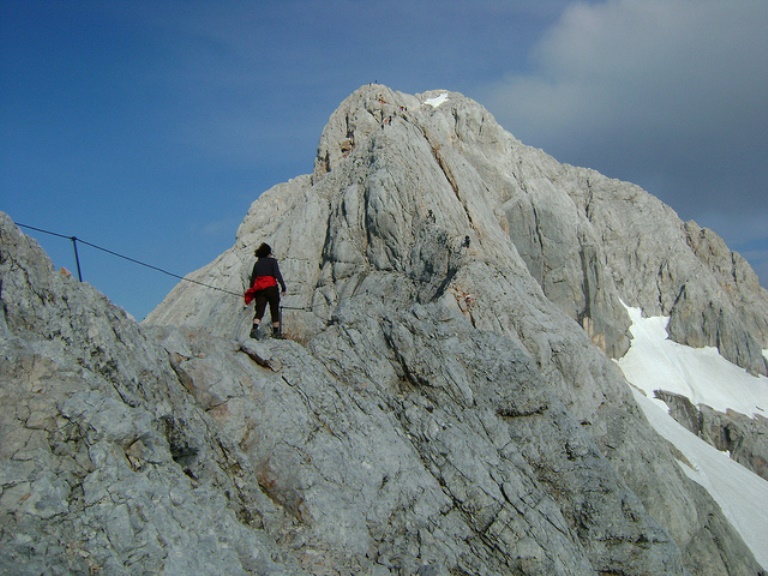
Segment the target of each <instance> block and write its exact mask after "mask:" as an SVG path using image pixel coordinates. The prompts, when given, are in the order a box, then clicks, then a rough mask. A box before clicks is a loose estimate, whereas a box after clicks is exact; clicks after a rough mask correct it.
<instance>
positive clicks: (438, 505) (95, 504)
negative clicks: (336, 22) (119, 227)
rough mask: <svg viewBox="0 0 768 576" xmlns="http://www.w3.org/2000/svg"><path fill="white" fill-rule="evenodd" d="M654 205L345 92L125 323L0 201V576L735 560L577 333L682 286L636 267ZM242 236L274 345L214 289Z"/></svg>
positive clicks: (720, 569) (657, 206)
mask: <svg viewBox="0 0 768 576" xmlns="http://www.w3.org/2000/svg"><path fill="white" fill-rule="evenodd" d="M446 98H447V101H446ZM441 102H442V103H441ZM633 210H634V211H637V212H640V215H637V214H635V212H634V211H633ZM649 213H650V215H649ZM660 215H661V216H664V218H666V219H665V220H659V218H660ZM673 216H674V215H673V214H672V213H671V211H669V209H667V208H665V207H664V206H663V205H662V204H661V203H659V202H658V201H655V200H653V199H651V198H650V197H649V196H648V195H647V194H646V193H644V192H642V191H641V190H640V189H638V188H636V187H633V186H631V185H627V184H623V183H619V182H617V181H613V180H608V179H605V178H604V177H602V176H600V175H599V174H596V173H594V172H591V171H587V170H582V169H577V168H573V167H568V166H562V165H560V164H558V163H557V162H555V161H554V160H553V159H551V158H550V157H548V156H546V155H545V154H543V153H542V152H540V151H536V150H533V149H530V148H527V147H525V146H523V145H522V144H521V143H519V142H518V141H516V140H515V139H514V138H513V137H511V136H510V135H509V134H507V133H506V132H504V131H503V130H502V129H501V128H500V127H499V126H498V125H497V124H496V123H495V122H494V121H493V119H492V117H491V116H490V115H489V114H488V113H487V112H486V111H485V110H483V109H482V108H481V107H480V106H478V105H477V104H476V103H474V102H471V101H469V100H467V99H465V98H463V97H461V96H460V95H458V94H454V93H450V94H445V93H437V92H436V93H429V94H425V95H422V96H409V95H404V94H400V93H395V92H392V91H390V90H388V89H387V88H385V87H382V86H367V87H364V88H362V89H361V90H359V91H357V92H356V93H354V94H353V95H351V96H350V97H349V98H348V99H347V100H345V102H344V103H342V105H341V106H340V108H339V109H338V110H337V111H336V112H335V113H334V114H333V116H332V117H331V119H330V121H329V123H328V126H327V127H326V129H325V131H324V133H323V135H322V137H321V140H320V145H319V147H318V157H317V159H316V163H315V170H314V173H313V174H312V175H311V176H309V175H308V176H301V177H298V178H296V179H294V180H291V181H289V182H287V183H284V184H281V185H279V186H277V187H275V188H273V189H272V190H270V191H268V192H265V193H264V194H263V195H262V196H261V198H260V199H259V200H258V201H257V202H255V203H254V204H253V206H252V207H251V209H250V210H249V213H248V214H247V215H246V217H245V219H244V221H243V223H242V225H241V226H240V228H239V230H238V232H237V239H236V243H235V246H234V247H233V248H232V249H231V250H229V251H227V252H226V253H224V254H222V255H221V256H220V257H219V258H217V259H216V261H214V262H213V263H211V264H210V265H208V266H206V267H205V268H204V269H202V270H200V271H198V272H197V273H196V274H195V275H194V278H195V280H197V281H198V282H202V283H203V284H205V285H202V284H190V283H181V284H180V285H179V286H177V287H176V288H175V289H174V290H173V291H172V293H171V294H170V295H169V297H168V299H167V300H166V301H165V302H164V303H163V304H162V305H161V306H159V307H158V309H157V310H155V311H154V312H153V313H152V314H151V315H150V316H149V317H148V319H147V321H145V323H144V324H143V325H142V326H141V327H139V326H137V325H136V324H135V323H133V322H132V321H130V320H129V319H128V318H127V317H126V316H125V315H124V314H123V313H122V312H120V311H119V310H116V309H115V308H113V307H112V306H111V305H109V303H108V302H107V301H106V300H105V299H104V298H103V297H101V296H100V295H98V294H97V293H96V292H95V291H93V290H92V289H91V288H89V287H88V286H87V285H82V284H78V283H76V282H74V281H73V280H72V279H70V278H64V277H61V276H60V275H58V274H56V273H55V272H54V271H53V270H52V268H51V265H50V263H49V262H48V261H47V260H46V259H45V257H44V255H43V254H42V253H41V251H40V250H39V248H38V247H37V246H36V245H35V244H34V242H32V241H30V240H29V239H28V238H26V237H24V236H23V235H22V234H21V233H20V232H19V231H18V230H17V229H16V228H15V227H13V225H12V223H11V222H10V221H9V220H8V219H7V218H5V217H2V219H1V220H0V224H1V225H2V235H0V240H2V257H0V273H2V276H0V278H1V282H2V284H0V300H1V301H2V317H0V334H1V335H2V344H3V350H4V354H5V359H6V360H7V361H6V362H5V363H4V365H3V372H2V373H0V377H2V380H1V381H0V385H2V388H1V390H2V393H3V394H4V395H5V397H4V398H3V405H4V406H9V407H12V409H6V411H4V412H3V413H2V421H1V422H0V425H1V426H2V431H3V435H4V436H3V437H4V438H6V437H7V438H9V439H10V440H8V441H4V442H3V445H2V454H0V457H1V458H2V462H3V468H2V470H3V475H2V478H1V479H0V480H1V481H2V482H1V486H2V490H3V492H2V494H1V495H0V519H1V521H0V526H2V527H5V526H11V527H12V529H10V530H8V529H5V528H2V532H0V572H2V571H3V570H6V571H9V570H11V567H13V569H14V570H15V572H14V573H18V574H37V573H40V572H41V571H43V570H42V569H43V568H44V567H49V566H54V567H55V570H58V571H59V572H61V573H67V571H69V572H72V573H82V572H85V571H87V570H92V571H96V572H98V571H99V570H103V571H104V572H105V573H110V574H112V573H114V574H122V573H125V574H127V573H131V574H134V573H150V572H152V573H156V572H158V571H160V572H162V573H165V574H185V573H189V572H190V571H191V567H196V570H195V571H196V572H197V573H210V574H214V573H216V574H219V573H228V574H302V573H309V574H348V573H355V574H376V575H379V574H381V575H382V576H383V575H385V574H496V573H510V574H594V573H622V574H647V573H654V574H656V573H659V574H686V573H691V574H712V573H718V574H734V575H735V574H755V573H758V572H759V571H760V568H759V567H758V566H757V564H756V563H755V561H754V559H753V557H752V555H751V553H750V552H749V551H748V550H747V549H746V547H745V546H744V544H743V543H742V542H741V540H740V538H739V537H738V536H737V535H736V533H735V532H734V530H733V528H732V527H731V526H730V525H729V524H728V522H727V521H726V520H725V518H724V517H723V515H722V512H721V511H720V509H719V508H718V506H717V505H716V504H715V503H714V502H713V501H712V500H711V498H710V497H709V496H708V495H707V494H706V492H705V491H704V490H703V489H702V488H701V487H700V486H698V485H697V484H695V483H693V482H692V481H690V480H689V479H688V478H687V477H686V476H685V474H684V473H683V472H682V471H681V469H680V468H679V465H678V463H677V462H676V461H675V459H674V457H673V455H672V454H671V453H670V450H669V448H668V447H667V445H666V444H665V443H664V441H662V440H661V439H660V438H659V437H658V436H657V435H656V434H655V433H654V432H653V431H652V429H651V428H650V427H649V425H648V423H647V422H646V420H645V418H644V417H643V416H642V414H641V412H640V411H639V409H638V408H637V406H636V405H635V404H634V401H633V399H632V397H631V395H630V394H629V392H628V387H627V385H626V382H625V381H624V379H623V377H622V375H621V373H620V372H619V370H618V368H617V367H616V366H615V364H614V363H613V362H612V361H611V360H610V359H609V358H608V356H606V354H605V353H604V352H603V351H606V352H608V353H609V354H612V355H618V354H620V353H621V352H622V351H623V350H625V349H626V347H627V345H628V336H627V334H626V328H627V326H628V325H629V320H628V318H627V315H626V312H625V310H624V308H623V306H622V305H621V299H622V298H623V299H625V301H628V302H629V303H632V304H635V305H637V303H641V304H643V305H645V306H647V307H648V310H651V311H655V310H656V308H654V306H660V303H661V302H665V303H666V304H664V305H665V306H666V305H669V306H674V304H675V301H676V300H677V295H670V290H672V291H674V290H673V289H671V288H669V286H678V287H679V286H681V285H689V284H690V285H695V286H699V284H697V283H696V282H697V281H696V280H695V278H694V276H695V274H694V273H693V272H691V273H690V274H691V275H690V276H688V275H686V274H687V273H686V274H684V273H683V272H682V268H680V267H679V266H681V265H680V264H679V262H677V261H675V262H673V263H670V264H669V267H668V270H670V271H672V272H670V273H669V274H667V276H668V277H667V276H664V275H663V274H662V275H661V276H660V277H657V276H653V278H654V279H655V280H654V281H651V282H649V281H648V280H647V279H646V280H645V281H642V280H641V279H640V274H641V272H642V271H647V270H650V269H653V268H654V266H656V264H657V263H656V259H657V258H659V257H660V256H659V255H658V254H652V255H651V254H647V252H648V250H651V251H652V249H655V248H657V246H656V245H655V244H654V242H655V240H653V241H650V240H648V239H645V238H635V237H633V236H632V234H633V232H634V233H637V232H638V231H639V230H641V224H642V223H644V222H654V223H657V224H658V223H659V222H661V223H662V224H663V225H664V226H666V224H665V223H669V222H673V220H674V219H673ZM684 230H685V228H684V226H683V225H682V224H679V223H678V222H677V221H676V220H674V230H672V231H671V232H669V231H667V232H664V233H668V234H669V235H670V236H669V238H666V240H667V241H668V243H669V244H670V245H672V244H675V242H676V240H675V239H682V241H683V244H684V245H685V246H686V248H685V250H687V251H688V252H687V253H688V254H689V255H690V258H689V261H690V262H689V265H690V266H694V267H695V266H699V268H696V273H699V272H700V271H701V270H704V268H705V264H704V262H705V261H706V258H704V257H703V256H702V255H703V254H704V251H703V250H702V249H700V248H697V249H696V253H695V254H694V251H693V250H691V249H690V248H689V247H688V244H687V242H688V240H687V235H686V234H687V233H685V232H684ZM646 232H647V230H646ZM664 233H661V232H660V233H659V234H657V235H656V236H663V234H664ZM630 240H631V241H633V242H635V244H632V243H630V244H628V246H630V247H631V248H630V249H626V248H625V250H624V253H621V251H620V249H619V245H620V244H621V242H622V241H625V242H630ZM261 241H268V242H269V243H270V244H271V245H272V246H273V247H274V249H275V252H276V253H277V254H278V256H279V257H280V261H281V267H282V269H283V274H284V276H285V277H286V280H287V282H288V286H289V296H288V297H287V298H286V299H285V304H286V307H287V309H286V312H285V333H286V334H287V335H288V336H289V337H290V338H291V340H287V341H275V340H272V341H255V340H243V337H244V336H245V335H246V334H247V332H248V322H249V315H250V312H249V311H244V310H243V306H242V301H241V300H240V299H239V298H238V297H235V296H232V295H231V294H228V293H227V292H234V293H240V292H242V290H243V289H244V282H245V279H246V278H247V276H248V272H249V271H250V267H251V264H252V251H253V248H254V247H255V246H256V245H257V244H258V243H259V242H261ZM661 241H662V240H661V239H660V240H659V242H661ZM675 245H677V244H675ZM665 248H666V249H667V250H668V251H667V254H668V255H676V254H677V253H676V252H675V251H674V250H673V249H671V248H669V246H666V247H665ZM681 250H682V248H681ZM628 254H629V256H628ZM632 254H634V256H632ZM687 262H688V261H687ZM697 263H698V264H697ZM630 264H632V265H633V266H632V271H631V274H630V275H628V276H627V277H624V276H623V272H628V271H629V270H628V269H627V267H628V266H629V265H630ZM659 269H660V268H658V267H657V268H656V270H659ZM742 272H743V270H742ZM701 273H702V274H703V273H704V272H701ZM745 274H746V273H745ZM745 274H744V275H742V277H743V278H746V275H745ZM657 278H658V279H657ZM681 279H684V280H685V281H684V282H683V283H682V284H680V283H681ZM721 280H722V278H721ZM649 284H650V285H651V286H650V287H649ZM715 284H717V281H715ZM747 284H748V282H747V280H743V281H742V280H739V282H736V283H734V284H733V285H732V286H731V289H732V292H733V291H736V292H738V293H739V294H742V298H743V301H744V302H747V301H750V298H752V299H754V300H755V301H757V302H762V300H761V298H764V297H765V295H764V291H763V292H760V290H761V289H760V288H759V286H757V289H756V290H752V291H750V290H748V289H747ZM654 285H655V286H654ZM718 285H719V284H718ZM211 286H213V287H218V288H221V289H223V290H224V291H225V292H221V291H216V290H213V289H212V288H210V287H211ZM707 286H708V288H707V290H710V289H711V290H715V288H713V287H712V286H710V285H709V284H707ZM753 288H754V287H753ZM633 290H637V291H638V292H637V294H636V295H633ZM702 290H703V289H702ZM678 292H679V290H678ZM707 293H709V292H707ZM712 294H714V295H713V298H714V296H718V297H719V293H718V294H715V293H714V292H712ZM732 306H733V307H734V309H735V305H733V304H732ZM694 308H695V306H694ZM665 310H666V308H665ZM734 314H735V313H734ZM724 315H725V312H724ZM756 315H757V316H760V311H758V312H757V313H756ZM737 326H739V329H741V330H744V331H745V332H746V333H748V334H750V336H751V337H752V338H753V339H754V340H755V341H756V342H759V341H761V340H760V339H761V338H763V337H764V334H761V332H760V331H761V330H762V328H761V326H762V325H761V324H760V321H759V320H757V321H755V322H753V323H752V324H737ZM744 350H746V352H745V351H744ZM742 353H743V354H746V356H745V358H747V359H749V358H750V356H749V353H750V352H749V348H746V349H742Z"/></svg>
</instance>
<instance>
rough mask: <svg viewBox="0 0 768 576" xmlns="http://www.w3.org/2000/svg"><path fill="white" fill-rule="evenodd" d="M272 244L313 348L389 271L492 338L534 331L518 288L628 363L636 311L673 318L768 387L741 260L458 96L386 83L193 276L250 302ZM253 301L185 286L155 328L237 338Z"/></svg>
mask: <svg viewBox="0 0 768 576" xmlns="http://www.w3.org/2000/svg"><path fill="white" fill-rule="evenodd" d="M437 103H439V104H437ZM265 240H266V241H268V242H269V243H270V244H271V245H272V246H273V247H274V248H275V250H276V253H277V254H278V256H279V258H280V260H281V265H282V267H283V268H284V269H285V270H284V271H287V274H285V275H286V276H288V277H289V278H290V281H291V286H290V288H291V289H290V290H289V293H290V297H289V298H288V300H287V301H286V302H285V304H286V306H287V307H288V308H298V309H299V310H298V311H295V310H294V311H291V310H288V311H287V315H288V316H289V320H290V321H289V322H288V324H290V325H291V326H293V331H294V337H295V338H299V339H302V340H307V339H309V338H311V337H312V335H313V334H315V333H317V331H318V330H320V329H321V328H322V326H323V323H324V322H327V320H328V318H329V316H330V315H331V314H332V313H333V309H334V307H335V306H336V304H337V303H338V301H339V299H340V298H344V297H346V296H348V295H350V294H352V293H353V292H354V291H355V289H356V286H357V285H358V283H359V282H360V281H361V280H362V279H363V278H364V277H365V275H366V274H368V273H370V272H371V271H374V270H383V271H395V272H398V273H400V274H403V275H404V276H406V277H407V278H409V279H410V280H411V281H412V285H413V287H414V290H415V291H416V294H415V295H414V297H415V298H416V299H417V300H418V301H421V302H428V301H432V300H435V299H439V298H454V299H455V300H456V301H457V302H456V305H457V306H459V307H466V306H465V304H466V303H467V302H466V300H465V296H466V295H469V296H471V298H470V300H469V301H470V302H471V303H472V305H471V311H467V313H468V315H469V314H470V313H471V315H472V318H473V321H474V322H475V326H476V327H478V328H483V329H492V330H495V331H498V332H500V333H505V334H507V335H511V334H516V335H520V334H519V333H520V328H521V326H520V324H521V322H520V321H519V319H518V318H515V317H510V309H511V308H512V307H514V297H513V296H511V294H510V290H509V289H508V288H507V286H506V283H507V280H510V279H511V280H512V282H513V283H514V284H515V285H517V286H518V287H522V286H523V285H525V286H526V287H525V288H524V290H525V291H527V292H537V293H540V294H543V296H544V297H545V298H546V299H548V300H549V301H550V302H552V303H554V304H556V305H557V306H558V307H559V308H560V309H561V310H562V311H563V312H564V313H565V314H566V315H567V316H569V317H570V318H572V319H573V320H575V321H577V322H578V323H579V324H581V325H582V327H583V328H584V330H585V331H586V332H587V333H588V334H589V336H590V337H591V339H592V341H593V343H594V344H596V345H597V346H598V347H599V348H601V349H603V350H604V351H606V352H607V353H608V354H609V355H610V356H612V357H620V356H621V355H623V353H624V352H625V351H626V349H627V347H628V346H629V335H628V333H627V328H628V326H629V319H628V317H627V315H626V312H625V309H624V307H623V306H622V305H621V301H622V300H623V301H624V302H625V303H626V304H628V305H630V306H635V307H640V308H642V309H643V311H644V312H645V313H646V314H649V315H654V314H664V315H669V316H671V320H670V322H669V333H670V337H672V338H674V339H675V340H677V341H679V342H681V343H684V344H688V345H691V346H697V347H698V346H705V345H707V346H716V347H718V348H719V350H720V352H721V354H723V356H724V357H726V358H727V359H728V360H730V361H732V362H734V363H736V364H738V365H740V366H742V367H744V368H747V369H748V370H750V371H751V372H753V373H761V374H768V366H767V365H766V360H765V358H764V357H763V355H762V353H761V351H762V350H763V349H765V348H768V292H766V290H765V289H764V288H762V287H761V286H760V285H759V282H758V280H757V276H756V275H755V273H754V271H753V270H752V269H751V268H750V267H749V265H748V264H747V263H746V261H745V260H744V259H743V258H741V257H740V256H739V255H738V254H735V253H732V252H730V251H729V250H728V249H727V247H726V246H725V244H724V243H723V241H722V239H720V238H719V237H718V236H717V235H715V234H714V233H713V232H711V231H709V230H703V229H701V228H699V227H698V226H697V225H696V224H695V223H693V222H689V223H686V224H684V223H683V222H682V221H680V219H679V218H678V217H677V215H676V214H675V213H674V211H672V210H671V209H670V208H669V207H668V206H666V205H664V204H663V203H661V202H660V201H659V200H658V199H656V198H654V197H653V196H651V195H650V194H648V193H647V192H645V191H643V190H642V189H640V188H639V187H637V186H635V185H632V184H629V183H626V182H621V181H618V180H613V179H609V178H606V177H605V176H602V175H601V174H599V173H597V172H595V171H592V170H588V169H584V168H576V167H573V166H569V165H564V164H560V163H558V162H557V161H555V160H554V159H553V158H551V157H550V156H548V155H546V154H545V153H544V152H542V151H540V150H537V149H533V148H530V147H528V146H525V145H523V144H522V143H520V142H519V141H518V140H516V139H515V138H514V137H513V136H512V135H511V134H509V133H507V132H505V131H504V130H503V129H502V128H501V127H500V126H499V125H498V124H497V123H496V122H495V120H494V119H493V117H492V116H491V115H490V113H488V112H487V111H486V110H485V109H484V108H482V107H481V106H480V105H478V104H477V103H476V102H474V101H472V100H469V99H467V98H465V97H463V96H461V95H460V94H456V93H447V92H431V93H426V94H422V95H418V96H413V95H407V94H402V93H399V92H394V91H391V90H389V89H388V88H386V87H384V86H376V85H373V86H366V87H363V88H361V89H360V90H358V91H357V92H355V93H353V94H352V95H350V96H349V97H348V98H347V99H346V100H345V101H344V102H342V104H341V106H340V107H339V108H338V109H337V110H336V112H334V113H333V115H332V116H331V118H330V119H329V122H328V124H327V126H326V128H325V130H324V131H323V134H322V136H321V138H320V143H319V146H318V152H317V158H316V161H315V169H314V173H313V175H312V176H311V177H310V176H302V177H299V178H296V179H294V180H291V181H290V182H287V183H285V184H281V185H278V186H276V187H275V188H273V189H272V190H270V191H268V192H266V193H264V194H263V195H262V196H261V197H260V198H259V200H258V201H256V202H255V203H254V205H253V206H252V207H251V209H250V210H249V212H248V214H247V215H246V218H245V220H244V221H243V223H242V225H241V226H240V229H239V230H238V233H237V239H236V242H235V245H234V246H233V248H232V249H231V250H229V251H228V252H226V253H225V254H223V255H222V256H221V257H220V258H219V259H218V260H216V261H214V262H212V263H211V264H210V265H209V266H206V267H205V268H203V269H202V270H200V271H198V272H197V273H196V274H195V275H193V278H195V279H198V280H204V281H206V282H213V283H214V285H217V286H221V287H223V288H227V289H229V290H233V291H235V292H240V291H242V290H243V289H244V283H245V282H246V278H247V276H248V272H249V271H250V267H251V265H252V260H253V255H252V253H253V249H254V248H255V246H256V245H258V243H259V242H261V241H265ZM476 269H482V270H485V271H487V272H488V275H487V276H486V275H484V274H483V273H481V276H480V277H477V276H475V275H474V274H475V273H476ZM469 270H472V273H471V274H467V272H468V271H469ZM532 282H533V283H535V284H536V285H537V286H532ZM512 292H514V291H512ZM510 298H512V300H510ZM237 304H238V303H237V302H236V299H229V300H227V299H223V298H217V297H216V295H215V294H211V292H210V290H206V289H201V288H200V287H199V286H194V285H192V284H185V283H182V284H180V285H179V286H178V287H177V288H176V289H175V290H174V291H173V292H172V293H171V294H170V295H169V296H168V298H167V300H166V301H165V302H164V303H163V304H161V305H160V306H159V307H158V308H157V309H156V310H155V311H154V312H153V313H152V314H151V315H150V316H149V318H148V319H147V322H148V323H173V324H179V323H183V324H188V325H196V326H206V327H207V328H209V329H211V330H213V331H214V332H215V333H221V334H226V335H228V336H230V335H232V327H233V326H235V325H236V324H237V322H238V320H239V319H240V317H241V315H242V314H241V310H240V307H238V306H237ZM523 314H524V313H523Z"/></svg>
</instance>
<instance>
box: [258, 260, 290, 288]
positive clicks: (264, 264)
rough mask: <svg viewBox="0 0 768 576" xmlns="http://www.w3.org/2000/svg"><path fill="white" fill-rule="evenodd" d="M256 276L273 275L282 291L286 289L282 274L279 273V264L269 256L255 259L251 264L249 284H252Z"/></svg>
mask: <svg viewBox="0 0 768 576" xmlns="http://www.w3.org/2000/svg"><path fill="white" fill-rule="evenodd" d="M258 276H274V278H275V280H277V281H278V283H279V284H280V288H281V289H282V291H283V292H285V291H286V290H285V282H284V281H283V275H282V274H280V266H278V265H277V260H275V259H274V258H272V257H271V256H267V257H265V258H259V259H258V260H256V263H255V264H254V265H253V271H252V272H251V282H250V284H249V286H253V282H254V280H256V277H258Z"/></svg>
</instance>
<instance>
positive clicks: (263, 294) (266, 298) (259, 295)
mask: <svg viewBox="0 0 768 576" xmlns="http://www.w3.org/2000/svg"><path fill="white" fill-rule="evenodd" d="M255 300H256V315H255V316H254V318H256V319H257V320H258V321H259V322H261V319H262V317H263V316H264V311H265V310H266V309H267V304H269V313H270V315H271V316H272V323H273V324H274V323H275V322H279V321H280V290H279V289H278V287H277V286H270V287H269V288H264V290H257V291H256V297H255Z"/></svg>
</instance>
